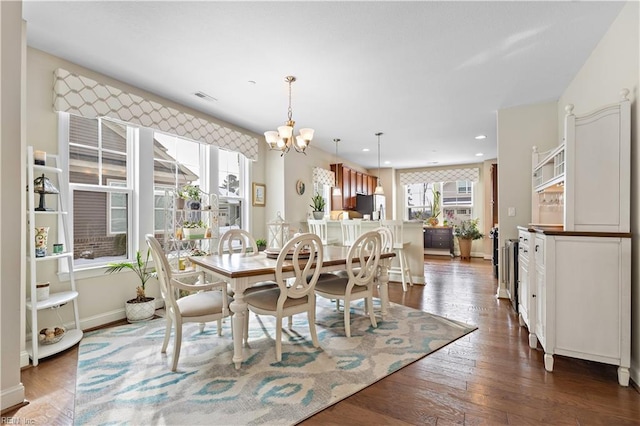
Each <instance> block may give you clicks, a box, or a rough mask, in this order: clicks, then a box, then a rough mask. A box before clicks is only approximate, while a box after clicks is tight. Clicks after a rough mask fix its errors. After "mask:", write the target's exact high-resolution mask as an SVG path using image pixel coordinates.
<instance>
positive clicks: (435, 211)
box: [427, 188, 441, 226]
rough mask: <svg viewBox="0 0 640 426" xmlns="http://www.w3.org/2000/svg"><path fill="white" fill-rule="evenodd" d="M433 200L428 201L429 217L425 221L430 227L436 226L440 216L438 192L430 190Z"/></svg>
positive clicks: (433, 189)
mask: <svg viewBox="0 0 640 426" xmlns="http://www.w3.org/2000/svg"><path fill="white" fill-rule="evenodd" d="M431 191H432V193H433V200H429V207H430V209H431V217H430V218H428V219H427V223H428V224H429V225H431V226H437V225H438V222H439V221H438V216H440V195H441V194H440V191H437V190H436V189H435V188H432V190H431Z"/></svg>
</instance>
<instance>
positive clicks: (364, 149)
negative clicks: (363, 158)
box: [362, 148, 370, 152]
mask: <svg viewBox="0 0 640 426" xmlns="http://www.w3.org/2000/svg"><path fill="white" fill-rule="evenodd" d="M369 151H370V149H369V148H362V152H369Z"/></svg>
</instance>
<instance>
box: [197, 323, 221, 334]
mask: <svg viewBox="0 0 640 426" xmlns="http://www.w3.org/2000/svg"><path fill="white" fill-rule="evenodd" d="M202 329H203V330H204V324H202ZM200 332H201V333H202V330H200ZM218 336H222V320H221V319H219V320H218Z"/></svg>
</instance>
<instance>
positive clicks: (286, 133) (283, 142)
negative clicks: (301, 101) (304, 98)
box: [264, 75, 314, 156]
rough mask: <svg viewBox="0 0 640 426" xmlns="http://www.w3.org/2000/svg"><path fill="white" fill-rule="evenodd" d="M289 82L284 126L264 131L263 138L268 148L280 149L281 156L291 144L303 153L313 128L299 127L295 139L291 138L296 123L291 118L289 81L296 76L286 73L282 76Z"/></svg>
mask: <svg viewBox="0 0 640 426" xmlns="http://www.w3.org/2000/svg"><path fill="white" fill-rule="evenodd" d="M284 81H286V82H287V83H288V84H289V109H288V110H287V122H286V124H285V125H284V126H280V127H278V131H277V132H276V131H274V130H271V131H268V132H264V138H265V140H266V141H267V144H268V145H269V149H278V150H280V151H282V154H280V156H283V155H284V154H286V153H287V152H289V150H290V149H291V147H292V146H293V148H294V149H295V150H296V151H298V152H301V153H303V154H305V152H304V151H305V150H306V149H307V147H308V146H309V144H310V143H311V140H312V139H313V132H314V130H313V129H300V134H299V135H298V136H296V137H295V141H294V138H293V126H294V125H295V124H296V122H295V121H293V119H292V118H291V115H292V110H291V83H293V82H294V81H296V78H295V77H294V76H292V75H288V76H286V77H285V78H284Z"/></svg>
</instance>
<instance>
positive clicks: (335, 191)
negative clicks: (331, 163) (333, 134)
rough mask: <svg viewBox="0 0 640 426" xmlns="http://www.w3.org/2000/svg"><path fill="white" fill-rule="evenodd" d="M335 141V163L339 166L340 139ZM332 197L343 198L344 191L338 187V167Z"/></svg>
mask: <svg viewBox="0 0 640 426" xmlns="http://www.w3.org/2000/svg"><path fill="white" fill-rule="evenodd" d="M333 141H334V142H335V143H336V161H335V163H336V164H338V142H340V139H334V140H333ZM331 195H333V196H338V197H341V196H342V190H341V189H340V187H339V186H338V169H337V167H336V172H335V173H334V181H333V191H331Z"/></svg>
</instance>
